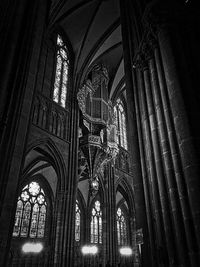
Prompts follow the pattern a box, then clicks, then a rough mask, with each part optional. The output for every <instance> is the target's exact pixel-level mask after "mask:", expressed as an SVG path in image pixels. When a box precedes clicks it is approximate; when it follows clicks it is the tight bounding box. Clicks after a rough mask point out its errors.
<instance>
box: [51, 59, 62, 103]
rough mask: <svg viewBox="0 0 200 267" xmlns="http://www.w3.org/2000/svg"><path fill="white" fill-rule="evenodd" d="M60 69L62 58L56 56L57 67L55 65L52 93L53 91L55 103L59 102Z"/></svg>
mask: <svg viewBox="0 0 200 267" xmlns="http://www.w3.org/2000/svg"><path fill="white" fill-rule="evenodd" d="M61 69H62V58H61V57H60V56H59V55H58V56H57V65H56V76H55V82H54V91H53V100H54V101H55V102H57V103H58V102H59V91H60V82H61Z"/></svg>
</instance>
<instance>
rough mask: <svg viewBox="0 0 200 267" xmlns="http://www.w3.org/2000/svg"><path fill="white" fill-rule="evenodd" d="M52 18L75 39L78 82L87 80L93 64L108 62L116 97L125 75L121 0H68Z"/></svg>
mask: <svg viewBox="0 0 200 267" xmlns="http://www.w3.org/2000/svg"><path fill="white" fill-rule="evenodd" d="M50 21H51V22H50V23H51V25H59V26H60V27H61V28H62V29H63V30H64V31H65V33H66V35H67V37H68V39H69V40H70V42H71V45H72V47H73V51H74V54H75V66H74V68H75V69H74V71H75V72H74V73H75V79H76V82H77V81H78V84H80V83H81V82H82V81H83V80H84V77H85V74H86V72H87V71H88V68H90V67H91V66H92V65H93V64H95V63H101V64H104V65H105V66H106V67H107V69H108V72H109V78H110V81H109V92H110V94H111V95H110V96H111V97H112V95H113V94H114V91H115V89H116V88H118V86H119V85H121V84H122V80H123V76H124V64H123V48H122V39H121V26H120V11H119V1H117V0H109V1H108V0H68V1H64V2H63V3H62V4H60V5H59V6H57V8H55V10H54V12H52V15H51V20H50Z"/></svg>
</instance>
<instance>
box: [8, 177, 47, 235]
mask: <svg viewBox="0 0 200 267" xmlns="http://www.w3.org/2000/svg"><path fill="white" fill-rule="evenodd" d="M46 208H47V202H46V198H45V194H44V191H43V189H42V188H41V187H40V185H39V184H38V183H37V182H30V183H29V184H28V185H26V186H25V187H24V188H23V189H22V191H21V194H20V196H19V197H18V201H17V208H16V213H15V224H14V229H13V236H14V237H18V236H20V237H30V238H43V237H44V229H45V221H46Z"/></svg>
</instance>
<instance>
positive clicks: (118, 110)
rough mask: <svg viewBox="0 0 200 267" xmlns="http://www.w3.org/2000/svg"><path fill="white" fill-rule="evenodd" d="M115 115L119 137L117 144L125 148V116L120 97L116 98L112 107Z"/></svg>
mask: <svg viewBox="0 0 200 267" xmlns="http://www.w3.org/2000/svg"><path fill="white" fill-rule="evenodd" d="M114 112H115V116H116V117H117V124H118V131H119V138H118V144H119V145H120V146H121V147H123V148H125V149H127V128H126V117H125V111H124V107H123V103H122V101H121V99H118V100H117V104H116V106H115V108H114Z"/></svg>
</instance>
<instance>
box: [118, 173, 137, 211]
mask: <svg viewBox="0 0 200 267" xmlns="http://www.w3.org/2000/svg"><path fill="white" fill-rule="evenodd" d="M115 186H116V193H117V191H119V192H120V193H121V194H122V196H123V197H124V199H125V200H126V202H127V204H128V207H129V211H130V214H132V215H133V214H135V202H134V194H133V190H132V188H131V186H130V185H129V183H128V182H127V180H126V178H125V177H120V178H119V179H118V180H117V182H116V185H115Z"/></svg>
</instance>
